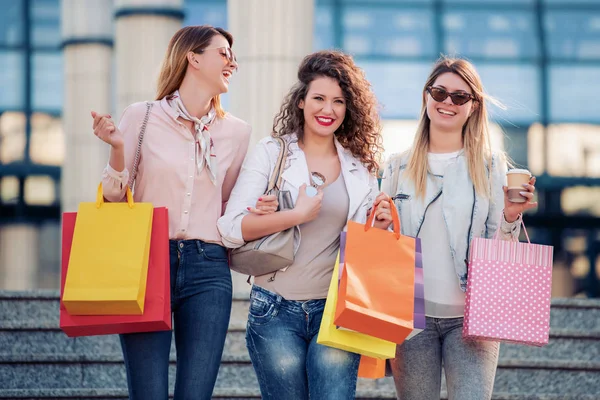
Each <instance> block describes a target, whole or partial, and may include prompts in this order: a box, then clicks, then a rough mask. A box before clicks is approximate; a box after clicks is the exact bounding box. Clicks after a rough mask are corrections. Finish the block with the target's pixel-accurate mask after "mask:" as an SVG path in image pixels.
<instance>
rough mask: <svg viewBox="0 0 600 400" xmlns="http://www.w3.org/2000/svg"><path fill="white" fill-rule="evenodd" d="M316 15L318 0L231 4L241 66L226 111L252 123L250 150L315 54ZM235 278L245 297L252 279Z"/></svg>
mask: <svg viewBox="0 0 600 400" xmlns="http://www.w3.org/2000/svg"><path fill="white" fill-rule="evenodd" d="M313 14H314V1H313V0H302V1H299V0H228V1H227V15H228V23H227V25H228V30H229V31H230V32H231V34H232V35H233V37H234V45H233V50H234V52H235V53H236V56H237V58H238V62H239V72H238V73H237V74H236V76H235V77H234V80H233V81H232V84H231V86H230V93H229V109H228V110H227V111H230V112H231V113H232V114H233V115H235V116H237V117H239V118H242V119H243V120H245V121H247V122H248V123H250V124H251V125H252V132H253V133H252V140H251V143H250V146H251V148H252V147H253V146H254V144H255V143H256V142H258V141H259V140H260V139H262V138H263V137H265V136H268V135H270V134H271V131H272V126H273V117H274V116H275V114H276V113H277V112H278V111H279V108H280V106H281V102H282V100H283V98H284V96H285V95H286V94H287V92H288V91H289V89H290V88H291V86H292V85H293V84H294V83H295V82H296V80H297V72H298V65H299V63H300V61H301V60H302V58H303V57H304V56H306V55H307V54H309V53H310V52H311V51H312V40H313V19H314V16H313ZM232 274H233V290H234V296H241V297H243V296H246V295H247V293H248V292H249V288H250V286H249V285H247V284H246V278H247V277H246V276H242V275H240V274H238V273H235V272H233V273H232Z"/></svg>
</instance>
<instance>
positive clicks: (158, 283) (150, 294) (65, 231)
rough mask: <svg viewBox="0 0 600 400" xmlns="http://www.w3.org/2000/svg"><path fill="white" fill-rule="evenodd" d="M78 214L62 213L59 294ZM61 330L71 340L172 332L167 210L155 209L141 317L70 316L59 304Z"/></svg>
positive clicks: (65, 274)
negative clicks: (99, 336)
mask: <svg viewBox="0 0 600 400" xmlns="http://www.w3.org/2000/svg"><path fill="white" fill-rule="evenodd" d="M76 218H77V213H64V214H63V228H62V274H61V293H62V291H63V290H64V286H65V280H66V277H67V269H68V264H69V262H68V261H69V256H70V252H71V243H72V239H73V231H74V228H75V221H76ZM60 328H61V329H62V330H63V331H64V332H65V333H66V334H67V335H68V336H70V337H75V336H91V335H109V334H118V333H134V332H153V331H163V330H170V329H171V280H170V264H169V220H168V213H167V209H166V208H156V209H154V215H153V218H152V240H151V242H150V255H149V263H148V280H147V284H146V298H145V306H144V314H142V315H70V314H69V313H68V312H67V309H66V308H65V306H64V304H63V303H62V302H61V305H60Z"/></svg>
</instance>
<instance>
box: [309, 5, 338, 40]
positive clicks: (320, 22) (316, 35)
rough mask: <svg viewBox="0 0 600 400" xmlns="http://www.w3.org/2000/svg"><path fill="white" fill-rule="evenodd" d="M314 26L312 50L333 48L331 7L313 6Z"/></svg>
mask: <svg viewBox="0 0 600 400" xmlns="http://www.w3.org/2000/svg"><path fill="white" fill-rule="evenodd" d="M314 18H315V26H314V32H313V39H314V40H313V49H314V50H315V51H316V50H323V49H332V48H334V47H335V33H334V21H333V7H332V6H331V5H328V4H319V3H317V4H316V5H315V16H314Z"/></svg>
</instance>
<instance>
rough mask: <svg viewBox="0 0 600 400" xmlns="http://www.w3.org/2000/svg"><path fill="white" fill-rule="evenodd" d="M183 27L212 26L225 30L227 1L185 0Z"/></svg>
mask: <svg viewBox="0 0 600 400" xmlns="http://www.w3.org/2000/svg"><path fill="white" fill-rule="evenodd" d="M184 10H185V20H184V21H183V24H184V25H212V26H216V27H219V28H223V29H227V1H226V0H218V1H215V0H213V1H206V0H204V1H203V0H186V1H185V5H184Z"/></svg>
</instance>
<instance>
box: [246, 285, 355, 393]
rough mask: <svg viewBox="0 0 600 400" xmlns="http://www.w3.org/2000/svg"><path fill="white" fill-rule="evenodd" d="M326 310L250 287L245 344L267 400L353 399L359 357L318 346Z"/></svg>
mask: <svg viewBox="0 0 600 400" xmlns="http://www.w3.org/2000/svg"><path fill="white" fill-rule="evenodd" d="M324 308H325V300H323V299H321V300H307V301H291V300H285V299H284V298H283V297H281V296H279V295H277V294H275V293H272V292H270V291H268V290H265V289H263V288H261V287H259V286H256V285H255V286H254V287H253V288H252V292H251V294H250V312H249V314H248V326H247V329H246V345H247V346H248V351H249V352H250V358H251V359H252V365H253V366H254V370H255V371H256V375H257V377H258V383H259V385H260V392H261V394H262V398H263V400H282V399H285V400H307V399H309V398H310V399H311V400H345V399H354V394H355V392H356V378H357V375H358V363H359V361H360V356H359V355H358V354H354V353H348V352H346V351H343V350H338V349H334V348H332V347H327V346H323V345H320V344H317V336H318V334H319V327H320V325H321V318H322V316H323V309H324Z"/></svg>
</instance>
